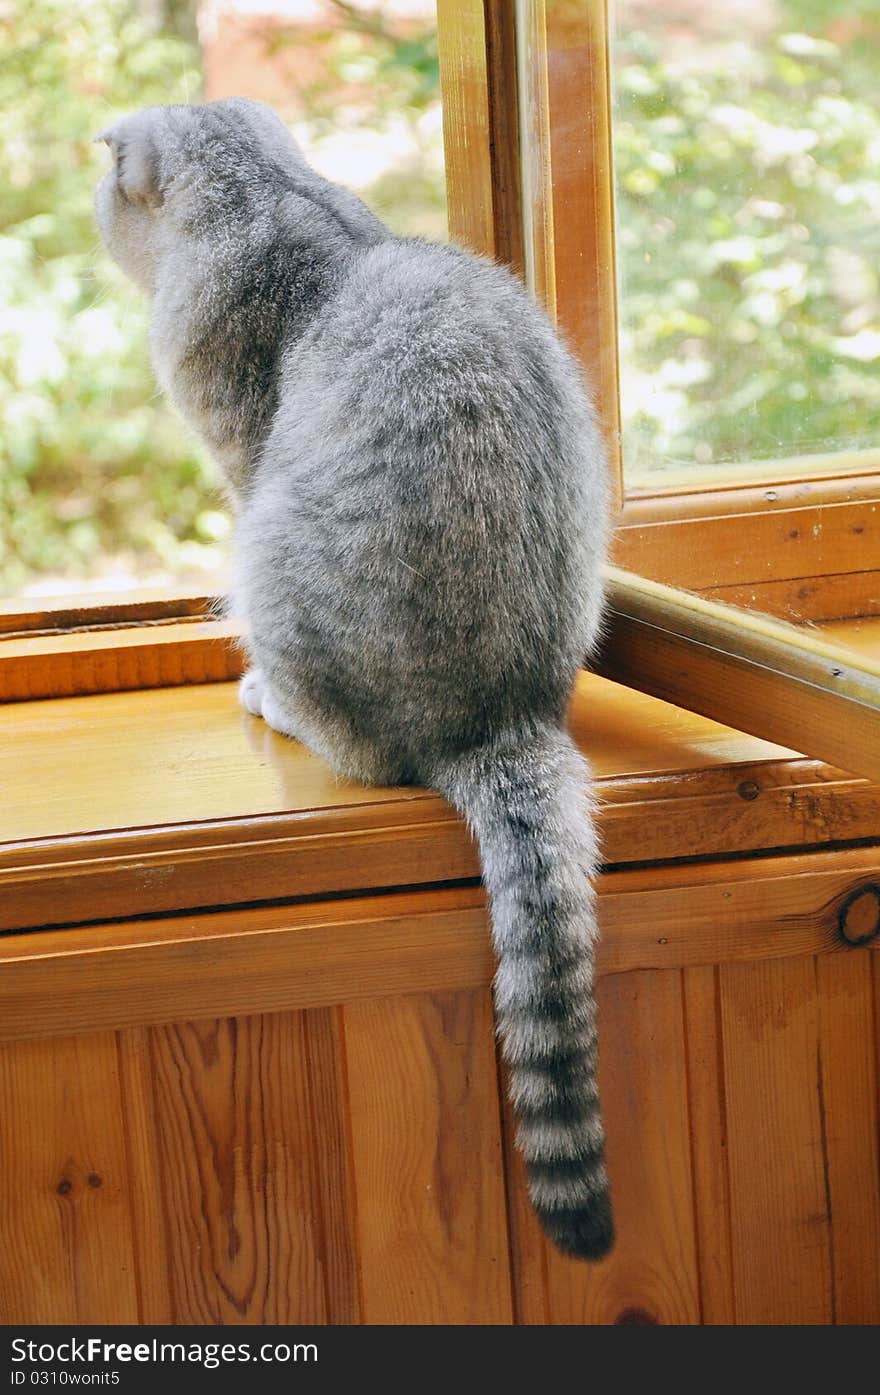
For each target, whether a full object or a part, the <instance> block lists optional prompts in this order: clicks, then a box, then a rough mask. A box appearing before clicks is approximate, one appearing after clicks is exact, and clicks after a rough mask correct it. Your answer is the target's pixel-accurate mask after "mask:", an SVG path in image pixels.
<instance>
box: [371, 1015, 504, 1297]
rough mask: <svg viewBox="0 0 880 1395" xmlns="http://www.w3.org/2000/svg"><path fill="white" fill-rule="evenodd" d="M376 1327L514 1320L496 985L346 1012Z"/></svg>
mask: <svg viewBox="0 0 880 1395" xmlns="http://www.w3.org/2000/svg"><path fill="white" fill-rule="evenodd" d="M345 1041H346V1055H347V1061H348V1082H349V1092H350V1100H351V1125H352V1154H353V1158H354V1173H355V1178H356V1189H357V1230H358V1237H359V1243H360V1253H361V1269H362V1280H363V1303H364V1320H365V1321H366V1322H368V1323H395V1324H397V1323H413V1322H416V1323H425V1322H428V1323H453V1324H462V1323H464V1324H474V1323H509V1322H510V1320H511V1316H512V1308H511V1292H510V1272H509V1260H508V1249H507V1227H506V1221H505V1207H504V1189H503V1181H502V1176H503V1173H502V1154H501V1130H500V1119H499V1112H498V1093H497V1076H496V1070H495V1055H494V1047H493V1028H492V1012H491V1004H490V1000H489V995H488V993H487V992H485V991H482V992H478V993H468V994H442V995H432V996H431V997H428V998H426V997H419V998H394V999H391V998H386V999H384V1000H382V1001H378V1002H369V1003H357V1004H352V1005H350V1006H347V1007H346V1009H345Z"/></svg>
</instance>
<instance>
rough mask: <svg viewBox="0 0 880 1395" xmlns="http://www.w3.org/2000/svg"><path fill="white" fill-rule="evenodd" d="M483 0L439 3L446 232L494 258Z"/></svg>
mask: <svg viewBox="0 0 880 1395" xmlns="http://www.w3.org/2000/svg"><path fill="white" fill-rule="evenodd" d="M483 10H484V7H483V3H482V0H437V35H438V41H439V54H440V82H441V86H442V89H443V149H444V157H445V159H444V164H445V171H446V207H447V215H448V218H449V233H450V236H451V237H452V238H453V240H454V241H456V242H460V243H462V245H463V246H465V247H468V248H470V250H471V251H472V252H478V253H482V254H483V255H484V256H487V257H492V256H494V255H495V250H496V248H495V210H494V199H493V179H492V156H491V148H490V147H491V137H490V97H489V78H488V72H487V65H486V23H485V16H484V12H483Z"/></svg>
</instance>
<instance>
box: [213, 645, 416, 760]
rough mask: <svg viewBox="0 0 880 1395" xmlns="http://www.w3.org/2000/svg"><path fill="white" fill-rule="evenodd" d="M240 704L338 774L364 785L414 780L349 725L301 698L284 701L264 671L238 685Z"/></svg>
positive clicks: (251, 674)
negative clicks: (321, 760)
mask: <svg viewBox="0 0 880 1395" xmlns="http://www.w3.org/2000/svg"><path fill="white" fill-rule="evenodd" d="M238 697H239V701H240V703H241V705H242V707H244V708H245V709H246V711H248V712H250V713H251V714H252V716H254V717H262V719H263V721H264V722H265V723H266V725H267V726H269V727H271V728H272V730H273V731H277V732H279V733H280V735H281V736H289V737H292V738H293V739H294V740H295V741H300V742H301V743H302V744H303V745H304V746H308V747H309V749H310V750H312V751H314V752H315V753H316V754H317V755H319V756H323V758H324V760H326V761H327V763H328V765H330V766H332V768H333V769H334V770H335V771H336V773H337V775H344V776H346V777H347V778H348V779H350V780H357V781H359V782H360V783H361V784H363V785H399V784H408V783H410V781H411V776H410V775H409V773H408V771H407V770H406V769H405V767H404V765H403V763H402V762H401V761H400V760H399V759H395V758H393V757H391V756H389V754H388V753H387V752H384V751H380V750H379V749H378V747H377V746H376V745H375V744H374V743H373V742H371V741H367V740H365V739H364V738H362V737H359V736H357V735H355V733H354V732H352V731H351V730H349V728H348V725H347V723H344V722H341V721H340V720H338V719H334V718H332V717H329V716H325V714H323V713H321V712H319V711H318V710H317V709H316V708H315V706H314V704H313V703H312V702H310V701H309V700H308V699H307V698H305V696H304V695H302V694H297V695H294V696H286V697H285V699H284V700H283V701H282V700H281V699H280V698H279V697H278V696H277V694H276V693H275V691H274V690H273V688H272V686H271V684H270V683H269V681H268V679H267V678H266V676H265V674H264V673H263V670H262V669H260V668H252V669H249V670H248V672H247V673H246V674H245V676H244V678H242V680H241V682H240V683H239V685H238Z"/></svg>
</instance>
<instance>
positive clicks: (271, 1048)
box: [150, 1014, 327, 1325]
mask: <svg viewBox="0 0 880 1395" xmlns="http://www.w3.org/2000/svg"><path fill="white" fill-rule="evenodd" d="M150 1035H151V1048H152V1053H153V1063H154V1066H153V1068H154V1076H155V1096H154V1106H153V1107H154V1109H155V1113H156V1129H157V1134H158V1136H159V1139H160V1150H161V1166H162V1176H163V1178H164V1179H165V1185H164V1189H163V1190H164V1197H163V1200H164V1208H165V1214H166V1225H167V1234H168V1253H169V1267H170V1274H169V1283H170V1288H171V1293H172V1295H173V1298H172V1301H173V1310H174V1319H175V1321H176V1322H179V1323H192V1324H201V1323H208V1324H220V1323H222V1324H224V1325H230V1324H231V1325H236V1324H255V1323H257V1324H262V1323H321V1322H324V1321H326V1318H327V1306H326V1291H325V1286H324V1282H323V1273H322V1264H321V1254H322V1238H321V1222H320V1212H321V1205H320V1192H319V1186H318V1180H317V1176H316V1166H315V1156H314V1153H313V1150H312V1146H311V1139H310V1130H311V1113H310V1100H309V1086H308V1079H307V1065H306V1062H307V1059H308V1055H307V1044H306V1036H305V1023H304V1021H303V1018H302V1016H301V1015H300V1014H280V1015H267V1016H262V1017H246V1018H240V1019H237V1020H233V1019H221V1020H216V1021H205V1022H199V1023H176V1024H170V1025H168V1026H167V1027H157V1028H154V1029H153V1031H152V1032H151V1034H150Z"/></svg>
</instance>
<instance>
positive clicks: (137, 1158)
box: [116, 1027, 174, 1324]
mask: <svg viewBox="0 0 880 1395" xmlns="http://www.w3.org/2000/svg"><path fill="white" fill-rule="evenodd" d="M116 1045H117V1050H118V1056H119V1079H120V1087H121V1095H122V1099H121V1103H122V1121H123V1127H124V1130H125V1147H126V1153H127V1156H128V1175H129V1179H130V1187H129V1194H128V1205H129V1213H130V1215H131V1227H132V1235H133V1238H134V1249H135V1256H136V1260H135V1266H136V1268H135V1272H136V1282H137V1294H138V1321H139V1322H142V1323H156V1324H165V1323H171V1322H173V1321H174V1301H173V1294H172V1292H171V1287H170V1283H169V1274H170V1268H171V1265H170V1258H169V1253H168V1234H167V1226H166V1221H165V1211H164V1208H163V1204H162V1199H163V1191H164V1188H163V1179H164V1177H165V1175H166V1174H165V1171H164V1168H163V1165H162V1155H161V1150H160V1142H159V1133H158V1126H157V1120H156V1109H155V1084H154V1078H153V1057H152V1051H151V1042H150V1033H149V1030H148V1029H146V1028H142V1027H133V1028H131V1029H129V1030H128V1031H125V1032H117V1033H116Z"/></svg>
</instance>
